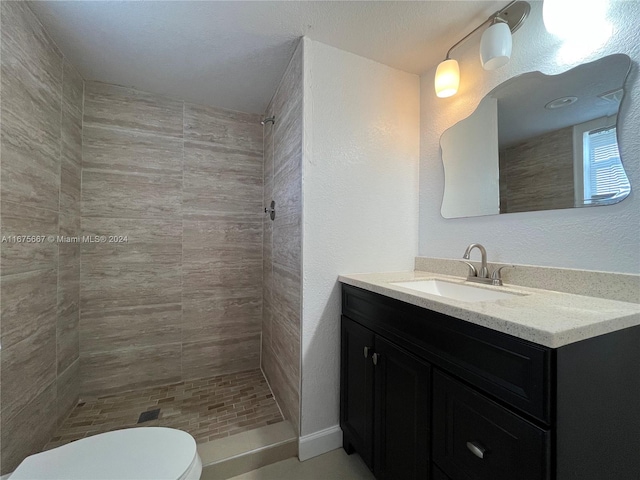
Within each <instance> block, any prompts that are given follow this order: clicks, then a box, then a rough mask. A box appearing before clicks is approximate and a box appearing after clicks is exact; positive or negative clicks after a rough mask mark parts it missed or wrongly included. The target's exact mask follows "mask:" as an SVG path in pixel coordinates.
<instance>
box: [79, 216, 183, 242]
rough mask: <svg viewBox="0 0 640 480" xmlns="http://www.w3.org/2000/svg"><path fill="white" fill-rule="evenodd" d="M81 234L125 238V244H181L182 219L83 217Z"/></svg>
mask: <svg viewBox="0 0 640 480" xmlns="http://www.w3.org/2000/svg"><path fill="white" fill-rule="evenodd" d="M82 234H83V235H89V236H101V235H104V236H107V237H108V236H110V235H117V236H125V237H127V244H128V245H132V244H136V243H164V244H181V243H182V219H181V218H179V217H177V218H176V217H175V216H174V217H170V218H135V219H132V218H106V217H83V219H82Z"/></svg>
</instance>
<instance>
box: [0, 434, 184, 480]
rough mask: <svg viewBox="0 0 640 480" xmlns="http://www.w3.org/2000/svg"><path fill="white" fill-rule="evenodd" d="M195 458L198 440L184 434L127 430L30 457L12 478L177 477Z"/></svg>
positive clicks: (151, 479) (126, 479) (147, 479)
mask: <svg viewBox="0 0 640 480" xmlns="http://www.w3.org/2000/svg"><path fill="white" fill-rule="evenodd" d="M196 456H197V450H196V442H195V440H194V439H193V437H192V436H191V435H189V434H188V433H186V432H183V431H181V430H175V429H172V428H163V427H138V428H128V429H124V430H116V431H114V432H108V433H101V434H99V435H94V436H92V437H87V438H84V439H82V440H78V441H75V442H72V443H68V444H66V445H62V446H61V447H57V448H54V449H52V450H48V451H46V452H42V453H37V454H35V455H31V456H30V457H27V458H26V459H25V460H24V461H23V462H22V463H21V464H20V465H19V466H18V468H17V469H16V471H15V472H13V474H12V475H11V476H10V477H9V480H34V479H38V480H60V479H62V478H64V479H65V480H116V479H117V480H165V479H166V480H179V479H181V478H182V477H183V475H184V474H185V473H186V472H187V471H188V470H189V468H190V467H191V465H192V463H193V462H194V460H195V458H196Z"/></svg>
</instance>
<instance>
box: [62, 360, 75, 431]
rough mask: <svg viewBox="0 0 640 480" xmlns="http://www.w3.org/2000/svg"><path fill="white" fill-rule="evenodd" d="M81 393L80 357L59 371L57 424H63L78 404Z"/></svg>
mask: <svg viewBox="0 0 640 480" xmlns="http://www.w3.org/2000/svg"><path fill="white" fill-rule="evenodd" d="M79 395H80V359H79V358H78V359H76V360H75V361H74V362H73V363H72V364H71V365H69V367H67V369H66V370H64V371H63V372H59V373H58V378H57V380H56V403H57V417H58V419H57V424H58V425H61V424H62V423H63V422H64V421H65V420H66V419H67V417H68V416H69V414H70V413H71V411H72V410H73V409H74V408H75V406H76V405H77V404H78V397H79Z"/></svg>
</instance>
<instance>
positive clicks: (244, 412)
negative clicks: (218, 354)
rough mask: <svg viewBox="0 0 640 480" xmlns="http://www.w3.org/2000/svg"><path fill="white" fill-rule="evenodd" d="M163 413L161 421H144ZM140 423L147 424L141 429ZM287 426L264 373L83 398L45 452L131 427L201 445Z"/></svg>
mask: <svg viewBox="0 0 640 480" xmlns="http://www.w3.org/2000/svg"><path fill="white" fill-rule="evenodd" d="M157 409H160V412H159V414H158V418H157V420H148V421H143V420H144V419H145V418H146V417H149V416H151V417H153V415H141V414H142V413H144V412H152V411H153V410H157ZM139 420H142V421H141V422H140V423H138V422H139ZM281 421H283V418H282V414H281V413H280V409H279V408H278V405H277V404H276V401H275V399H274V398H273V394H272V393H271V391H270V389H269V385H268V384H267V381H266V380H265V378H264V375H263V374H262V372H261V371H260V370H259V369H256V370H248V371H245V372H240V373H232V374H228V375H218V376H216V377H211V378H205V379H201V380H193V381H186V382H179V383H173V384H171V385H163V386H161V387H151V388H146V389H144V390H137V391H133V392H124V393H120V394H113V395H105V396H101V397H91V398H83V399H82V400H81V401H80V403H78V405H77V406H76V407H75V408H74V409H73V411H72V412H71V414H70V415H69V418H67V420H65V422H64V423H63V424H62V425H60V427H59V428H58V430H57V431H56V433H55V435H54V436H53V438H52V439H51V440H50V441H49V443H48V444H47V445H46V446H45V450H48V449H51V448H55V447H58V446H60V445H64V444H65V443H69V442H73V441H74V440H79V439H81V438H85V437H89V436H91V435H96V434H98V433H104V432H109V431H112V430H119V429H122V428H129V427H170V428H177V429H180V430H184V431H186V432H188V433H190V434H191V435H192V436H193V437H194V438H195V439H196V441H197V442H198V443H202V442H207V441H209V440H214V439H217V438H223V437H227V436H230V435H234V434H236V433H240V432H244V431H247V430H252V429H254V428H259V427H263V426H265V425H271V424H273V423H277V422H281Z"/></svg>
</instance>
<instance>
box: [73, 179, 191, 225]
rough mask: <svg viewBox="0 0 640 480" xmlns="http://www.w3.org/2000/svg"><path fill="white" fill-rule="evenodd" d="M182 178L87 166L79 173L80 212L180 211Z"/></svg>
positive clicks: (148, 214)
mask: <svg viewBox="0 0 640 480" xmlns="http://www.w3.org/2000/svg"><path fill="white" fill-rule="evenodd" d="M181 206H182V178H181V177H179V176H169V175H149V174H145V175H140V174H122V173H114V172H104V171H94V170H86V171H84V172H83V173H82V207H81V208H82V215H83V216H95V217H112V218H167V217H173V216H176V215H180V213H181Z"/></svg>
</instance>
